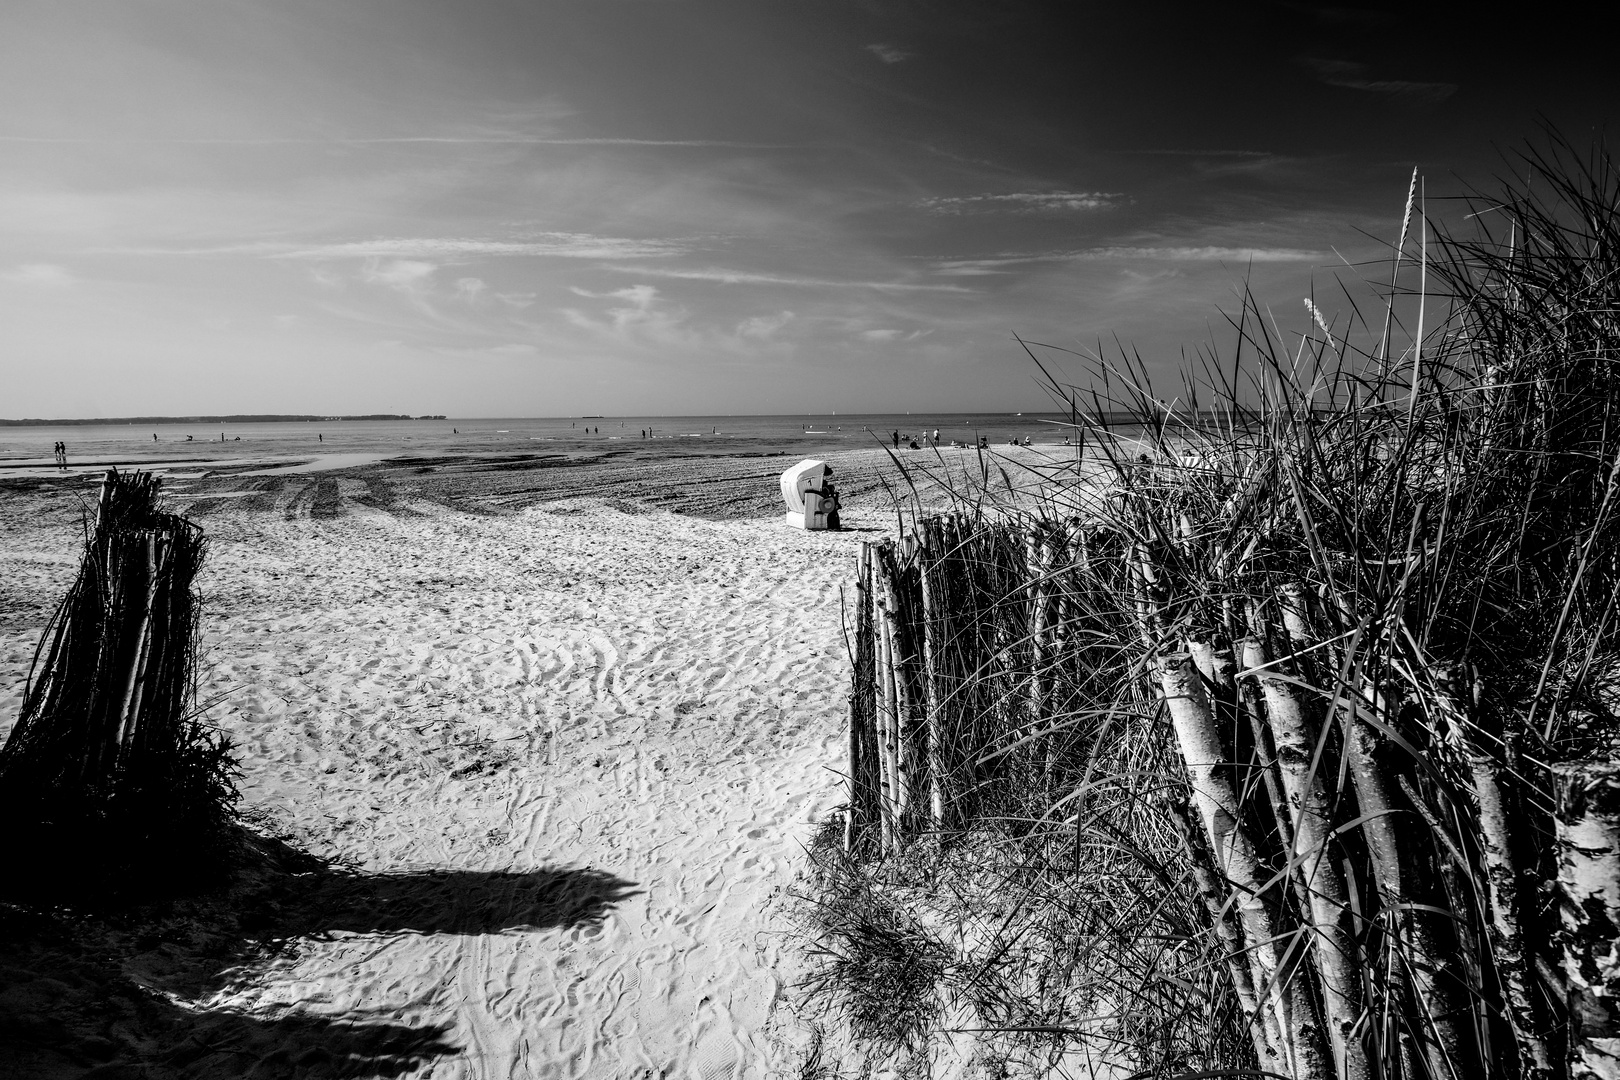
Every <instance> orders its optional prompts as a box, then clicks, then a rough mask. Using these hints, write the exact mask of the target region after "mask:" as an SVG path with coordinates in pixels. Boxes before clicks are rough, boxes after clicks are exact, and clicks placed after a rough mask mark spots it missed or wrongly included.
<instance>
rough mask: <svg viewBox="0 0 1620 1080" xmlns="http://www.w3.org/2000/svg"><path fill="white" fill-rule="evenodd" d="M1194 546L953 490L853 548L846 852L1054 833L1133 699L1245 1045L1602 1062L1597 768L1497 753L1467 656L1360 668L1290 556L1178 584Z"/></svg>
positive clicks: (1372, 1062)
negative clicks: (1015, 511) (893, 529)
mask: <svg viewBox="0 0 1620 1080" xmlns="http://www.w3.org/2000/svg"><path fill="white" fill-rule="evenodd" d="M1194 542H1195V541H1194V540H1193V539H1192V530H1191V527H1190V525H1189V524H1188V523H1187V522H1186V519H1185V518H1182V519H1181V520H1180V521H1179V522H1177V521H1175V520H1174V518H1173V517H1172V519H1171V522H1170V525H1169V527H1168V528H1159V529H1156V530H1146V529H1144V530H1142V531H1140V532H1134V533H1131V534H1127V533H1124V532H1122V531H1120V530H1119V529H1118V528H1115V527H1103V526H1093V525H1089V524H1085V523H1082V522H1080V521H1077V520H1068V521H1053V520H1050V519H1047V520H1042V519H1039V518H1032V517H1028V518H1012V517H1008V518H1001V519H987V518H982V517H973V516H969V515H965V514H955V515H943V516H936V517H929V518H924V519H922V520H920V521H919V522H918V524H917V525H916V527H915V528H914V529H912V530H911V531H909V532H908V533H907V534H906V535H904V536H903V537H902V538H901V539H899V540H898V541H883V542H877V543H864V544H862V545H861V549H860V556H859V564H858V568H857V571H856V577H855V582H854V588H853V590H852V591H851V592H850V593H848V594H846V597H847V601H846V602H847V608H846V628H847V633H848V635H849V638H850V645H851V648H850V651H851V656H852V661H853V671H852V680H851V693H850V704H849V710H850V711H849V741H848V765H847V768H848V778H849V798H848V809H847V813H846V816H845V822H844V824H845V830H844V846H845V849H846V851H847V852H848V853H849V855H850V857H852V858H853V859H855V860H857V861H858V862H866V863H876V862H881V861H883V860H885V859H887V858H889V857H891V856H894V855H897V854H899V853H901V852H904V851H906V850H907V849H908V847H909V846H911V845H913V844H915V843H916V842H918V840H919V838H924V837H933V838H942V839H948V838H949V837H950V836H951V835H953V834H957V833H961V832H965V831H971V830H973V829H976V828H1005V827H1007V823H1008V822H1021V823H1022V824H1021V825H1019V826H1018V827H1021V828H1025V829H1031V830H1038V829H1039V828H1041V827H1042V826H1043V825H1044V826H1046V827H1048V830H1049V831H1062V830H1061V829H1060V828H1059V826H1060V825H1061V827H1062V828H1067V829H1070V830H1071V831H1082V830H1084V829H1085V828H1086V827H1087V826H1086V824H1085V822H1084V821H1083V820H1082V819H1081V817H1080V815H1078V814H1068V813H1066V812H1062V813H1060V812H1058V808H1061V807H1064V806H1065V803H1067V802H1069V800H1072V799H1074V798H1075V797H1076V793H1079V792H1083V791H1084V789H1085V787H1086V785H1087V783H1088V781H1089V779H1090V775H1091V774H1090V770H1091V769H1093V768H1095V766H1096V763H1095V762H1094V761H1093V760H1092V759H1091V758H1090V756H1089V755H1088V741H1089V740H1090V739H1091V737H1092V736H1093V735H1094V734H1095V733H1096V732H1097V731H1098V728H1099V725H1101V724H1106V723H1109V722H1111V716H1112V714H1113V713H1114V712H1117V711H1118V710H1119V709H1121V708H1123V707H1126V704H1127V703H1129V702H1132V701H1134V702H1136V703H1138V705H1141V706H1143V708H1144V715H1150V716H1151V717H1152V719H1151V722H1150V723H1148V724H1147V725H1146V726H1144V727H1143V730H1142V737H1143V738H1146V739H1152V740H1159V741H1161V742H1162V743H1163V744H1164V745H1165V747H1166V755H1165V758H1164V760H1166V761H1170V762H1178V759H1179V767H1172V768H1169V769H1167V770H1166V771H1165V773H1164V775H1163V777H1162V783H1161V784H1160V787H1161V798H1160V800H1159V802H1158V803H1157V806H1158V809H1159V811H1160V812H1162V814H1163V816H1164V818H1165V819H1167V820H1168V821H1170V822H1171V823H1172V826H1173V828H1172V832H1171V835H1179V836H1180V843H1181V847H1182V855H1183V857H1184V860H1185V865H1186V866H1187V868H1188V872H1187V874H1186V876H1185V877H1184V878H1183V880H1182V881H1181V882H1180V883H1179V884H1178V885H1177V887H1178V888H1180V889H1184V890H1189V891H1192V892H1195V893H1197V894H1199V895H1200V896H1201V898H1202V901H1203V905H1204V909H1205V911H1206V912H1207V915H1208V922H1207V927H1206V929H1207V932H1208V934H1209V935H1211V941H1212V942H1213V943H1214V947H1215V952H1216V953H1217V954H1218V955H1219V956H1221V957H1222V963H1223V965H1224V969H1225V972H1226V978H1227V981H1228V983H1229V986H1230V989H1231V992H1232V993H1233V994H1234V995H1235V997H1236V999H1237V1002H1238V1005H1239V1007H1240V1009H1241V1012H1242V1015H1243V1017H1244V1021H1245V1023H1246V1024H1247V1026H1248V1029H1249V1034H1250V1037H1251V1040H1252V1043H1253V1046H1254V1051H1255V1057H1256V1062H1257V1064H1258V1065H1259V1067H1260V1068H1261V1069H1263V1070H1265V1071H1266V1072H1268V1073H1270V1074H1273V1075H1278V1076H1283V1077H1292V1078H1296V1080H1322V1078H1329V1077H1332V1078H1336V1080H1363V1078H1370V1077H1374V1076H1381V1077H1396V1076H1402V1077H1434V1078H1440V1077H1471V1076H1492V1077H1515V1076H1522V1077H1526V1078H1531V1077H1539V1078H1555V1077H1565V1076H1569V1077H1587V1076H1593V1077H1616V1076H1620V1043H1617V1042H1615V1041H1614V1039H1615V1036H1616V1035H1620V1012H1617V1001H1620V995H1617V990H1620V975H1617V972H1620V767H1616V766H1612V765H1607V764H1604V763H1601V762H1591V761H1583V762H1576V763H1571V764H1564V765H1559V766H1557V767H1546V766H1541V765H1538V764H1537V763H1535V762H1533V761H1529V760H1526V759H1525V758H1523V757H1522V755H1520V754H1519V752H1518V751H1517V750H1516V749H1515V745H1514V741H1513V740H1512V739H1510V738H1506V737H1504V734H1503V727H1502V720H1501V717H1500V716H1499V715H1498V714H1497V712H1496V711H1495V710H1493V708H1492V707H1491V704H1490V700H1489V694H1488V691H1487V690H1486V689H1485V687H1484V685H1483V684H1484V681H1485V678H1486V676H1485V675H1483V674H1482V673H1480V672H1479V671H1477V670H1473V669H1470V668H1466V667H1454V668H1448V667H1445V666H1444V665H1436V666H1435V668H1434V669H1433V670H1427V671H1423V672H1421V673H1419V675H1418V677H1417V678H1410V677H1408V678H1406V679H1405V680H1404V681H1402V682H1400V684H1399V685H1397V684H1396V682H1395V681H1394V680H1391V679H1387V678H1383V677H1381V676H1380V674H1379V672H1378V669H1377V668H1376V666H1372V665H1369V664H1368V663H1366V662H1365V661H1366V659H1367V655H1368V653H1367V650H1368V649H1369V648H1371V646H1370V644H1369V641H1368V640H1365V638H1366V633H1365V632H1366V629H1367V626H1368V624H1367V622H1366V621H1365V620H1364V619H1360V618H1359V617H1358V616H1357V613H1356V612H1355V611H1353V610H1350V609H1351V607H1353V605H1351V604H1350V602H1349V601H1346V600H1343V599H1342V598H1339V597H1337V596H1334V595H1333V594H1332V592H1331V590H1329V589H1326V588H1324V587H1323V586H1322V585H1321V584H1320V583H1319V582H1311V581H1309V580H1307V578H1306V577H1305V576H1304V575H1301V576H1300V577H1297V578H1293V579H1289V578H1288V577H1286V576H1282V577H1276V578H1273V579H1271V581H1270V584H1269V585H1268V586H1267V587H1266V588H1264V589H1262V590H1254V589H1252V588H1251V589H1250V591H1249V593H1248V594H1247V595H1244V594H1242V593H1239V592H1235V591H1231V590H1228V591H1224V592H1217V591H1213V590H1207V589H1205V590H1201V591H1198V592H1196V593H1194V592H1191V591H1184V586H1185V584H1186V583H1185V581H1184V580H1183V579H1182V578H1181V577H1180V576H1179V575H1178V574H1177V573H1176V572H1173V571H1172V570H1171V569H1170V566H1171V564H1172V563H1174V562H1175V560H1176V557H1177V548H1178V547H1183V546H1185V545H1187V544H1191V543H1194ZM1357 627H1359V628H1360V632H1359V633H1358V631H1357V629H1356V628H1357ZM1347 628H1348V630H1347ZM1408 675H1409V676H1410V673H1408ZM1413 687H1418V688H1420V689H1419V690H1414V689H1413ZM1068 809H1069V810H1072V809H1073V806H1072V805H1071V806H1069V807H1068ZM1073 843H1074V845H1075V850H1079V839H1078V838H1076V839H1075V840H1074V841H1073ZM1552 865H1556V867H1557V874H1558V881H1557V888H1556V889H1553V888H1550V887H1549V883H1548V882H1547V881H1546V880H1545V879H1544V874H1543V870H1544V869H1545V868H1546V867H1549V866H1552ZM1538 867H1540V868H1542V870H1538Z"/></svg>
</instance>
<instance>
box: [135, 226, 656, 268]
mask: <svg viewBox="0 0 1620 1080" xmlns="http://www.w3.org/2000/svg"><path fill="white" fill-rule="evenodd" d="M686 250H687V245H686V244H684V243H682V242H681V241H678V240H635V239H630V238H628V237H620V236H593V235H591V234H589V233H560V232H559V233H540V234H537V235H535V236H532V237H528V238H525V239H522V240H485V239H474V238H466V237H442V236H415V237H410V236H402V237H384V238H380V239H376V240H350V241H343V242H341V243H327V244H290V243H286V242H283V241H268V240H267V241H254V242H252V243H245V244H223V245H219V246H217V247H195V248H155V247H141V248H118V249H112V250H111V251H104V252H103V253H110V254H119V255H174V256H187V255H257V256H261V257H263V258H268V259H312V260H326V259H440V260H445V261H455V260H458V259H471V258H485V257H494V256H529V257H544V258H563V259H650V258H662V257H664V256H668V255H679V254H683V253H684V252H685V251H686Z"/></svg>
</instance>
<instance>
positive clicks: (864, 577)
mask: <svg viewBox="0 0 1620 1080" xmlns="http://www.w3.org/2000/svg"><path fill="white" fill-rule="evenodd" d="M871 573H872V550H871V545H870V544H868V543H867V542H866V541H864V540H863V541H861V554H860V559H859V561H858V562H857V563H856V565H855V626H854V638H855V656H854V658H853V659H854V664H855V678H854V680H853V682H854V685H853V686H852V687H851V689H850V695H849V809H848V810H847V811H846V812H845V815H844V850H845V851H846V852H853V851H854V850H855V845H856V843H857V841H858V840H859V839H860V836H861V834H862V832H863V831H864V830H865V828H866V827H867V825H869V824H870V822H869V820H867V817H866V813H865V811H866V808H867V804H868V791H867V789H868V786H869V784H870V776H871V774H872V772H873V769H872V766H873V765H874V764H876V763H875V762H868V761H866V760H865V756H864V755H863V754H862V752H861V751H862V747H863V746H864V745H865V744H866V741H867V738H866V729H867V728H868V727H869V726H870V721H871V719H873V717H872V716H871V714H870V712H869V710H868V708H867V706H869V705H870V703H871V700H872V699H871V696H870V695H869V694H868V693H866V687H865V686H864V685H863V684H862V682H861V680H862V678H869V677H871V675H870V673H871V671H872V606H871V601H870V599H869V597H868V593H869V581H870V578H871Z"/></svg>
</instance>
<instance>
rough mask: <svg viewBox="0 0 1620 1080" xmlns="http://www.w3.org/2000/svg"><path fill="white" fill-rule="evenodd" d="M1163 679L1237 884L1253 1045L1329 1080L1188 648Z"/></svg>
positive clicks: (1184, 750)
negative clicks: (1284, 960)
mask: <svg viewBox="0 0 1620 1080" xmlns="http://www.w3.org/2000/svg"><path fill="white" fill-rule="evenodd" d="M1159 680H1160V685H1161V687H1162V689H1163V692H1164V700H1165V705H1166V707H1167V709H1168V711H1169V713H1170V720H1171V724H1172V726H1173V727H1174V729H1175V732H1176V742H1177V744H1178V745H1179V747H1180V749H1181V756H1182V760H1183V761H1184V762H1185V763H1186V766H1187V778H1188V782H1189V786H1190V787H1191V789H1192V794H1193V801H1194V804H1195V805H1196V806H1197V807H1198V812H1199V815H1200V817H1201V818H1202V819H1203V823H1204V828H1205V830H1206V831H1207V832H1208V834H1209V840H1210V848H1211V849H1212V850H1213V852H1214V853H1215V858H1216V860H1217V862H1218V863H1219V866H1220V869H1221V871H1222V873H1223V874H1225V876H1226V879H1227V880H1228V881H1229V882H1231V883H1232V887H1233V889H1234V890H1235V892H1236V897H1237V899H1236V901H1235V907H1236V909H1237V915H1238V922H1239V924H1240V925H1241V926H1242V928H1243V938H1244V942H1245V944H1246V945H1247V948H1248V952H1247V955H1248V958H1249V963H1250V965H1251V972H1252V975H1251V981H1252V982H1253V983H1254V986H1255V991H1256V997H1257V1000H1258V1001H1259V1004H1260V1007H1261V1011H1262V1017H1261V1027H1260V1032H1261V1033H1262V1034H1263V1036H1264V1041H1262V1042H1257V1043H1256V1045H1255V1052H1256V1054H1257V1055H1258V1056H1259V1058H1260V1060H1261V1062H1262V1063H1264V1062H1266V1061H1268V1060H1272V1061H1278V1062H1280V1063H1281V1064H1282V1065H1284V1066H1286V1067H1283V1068H1277V1069H1275V1070H1274V1071H1276V1072H1280V1073H1283V1074H1284V1075H1289V1076H1293V1077H1295V1078H1296V1080H1326V1078H1327V1076H1328V1057H1327V1053H1326V1051H1327V1047H1326V1046H1325V1045H1324V1043H1323V1040H1322V1032H1321V1029H1320V1028H1319V1027H1318V1026H1317V1025H1316V1023H1315V1022H1314V1021H1315V1017H1314V1016H1313V1015H1312V1012H1311V1009H1310V1008H1309V1004H1308V998H1306V996H1305V995H1303V994H1301V993H1299V992H1298V991H1299V990H1300V989H1301V984H1300V982H1299V980H1298V979H1297V978H1291V977H1290V974H1291V973H1290V972H1288V971H1284V970H1282V967H1281V962H1280V957H1279V955H1278V950H1277V942H1278V939H1279V927H1278V912H1277V911H1276V909H1275V907H1274V906H1273V905H1272V904H1271V903H1270V902H1268V899H1267V897H1268V895H1269V894H1270V890H1269V889H1268V887H1267V886H1268V885H1269V883H1270V882H1271V881H1272V879H1273V873H1272V870H1271V868H1270V867H1269V866H1267V865H1266V864H1265V862H1264V861H1263V860H1262V859H1261V857H1260V854H1259V849H1258V847H1257V846H1256V845H1255V843H1254V841H1253V839H1252V838H1250V837H1249V835H1248V834H1247V833H1246V832H1245V831H1244V829H1243V826H1242V814H1241V808H1240V805H1239V801H1238V793H1237V790H1236V789H1235V788H1234V786H1233V784H1232V775H1231V763H1230V758H1229V756H1228V754H1227V752H1226V749H1225V748H1224V746H1223V745H1222V743H1221V738H1220V731H1219V728H1218V726H1217V724H1216V722H1215V713H1214V710H1213V709H1212V708H1211V707H1210V703H1209V697H1208V695H1206V694H1205V693H1204V684H1203V680H1202V678H1201V677H1200V676H1199V674H1198V669H1197V668H1196V667H1195V666H1194V665H1193V661H1192V657H1191V656H1189V655H1188V654H1186V653H1176V654H1172V655H1170V656H1165V657H1162V658H1161V659H1160V661H1159Z"/></svg>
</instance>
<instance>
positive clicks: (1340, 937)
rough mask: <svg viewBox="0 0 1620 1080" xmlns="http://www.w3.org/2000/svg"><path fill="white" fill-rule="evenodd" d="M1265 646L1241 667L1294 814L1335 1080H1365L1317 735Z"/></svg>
mask: <svg viewBox="0 0 1620 1080" xmlns="http://www.w3.org/2000/svg"><path fill="white" fill-rule="evenodd" d="M1270 663H1271V658H1270V656H1269V655H1268V653H1267V650H1266V647H1265V645H1264V643H1263V642H1261V641H1260V640H1259V639H1258V638H1249V639H1247V640H1246V641H1244V643H1243V664H1244V667H1245V668H1247V669H1249V670H1250V671H1251V672H1255V674H1254V676H1253V677H1254V678H1257V679H1258V680H1259V682H1260V689H1261V693H1262V695H1263V696H1264V698H1265V707H1266V718H1267V720H1268V721H1269V726H1270V728H1271V734H1272V738H1273V740H1274V741H1275V742H1276V746H1277V767H1278V771H1279V772H1280V773H1281V774H1282V782H1283V791H1284V792H1285V793H1286V794H1287V796H1288V808H1289V811H1290V813H1291V815H1292V817H1293V822H1292V824H1293V829H1294V845H1293V849H1292V850H1291V851H1290V852H1289V861H1290V862H1291V863H1292V864H1293V869H1294V871H1295V873H1296V874H1297V875H1298V877H1299V881H1300V884H1301V886H1302V888H1303V893H1304V901H1305V908H1306V912H1305V914H1306V916H1307V917H1308V918H1309V919H1310V922H1311V929H1312V930H1313V931H1314V937H1313V939H1312V946H1313V949H1312V953H1313V955H1314V957H1315V960H1316V972H1317V975H1318V977H1319V979H1320V981H1321V986H1322V999H1323V1002H1322V1003H1323V1007H1324V1009H1325V1011H1326V1013H1327V1021H1328V1023H1327V1028H1328V1039H1329V1041H1330V1042H1331V1043H1332V1045H1333V1058H1334V1064H1335V1071H1336V1072H1337V1074H1338V1076H1339V1078H1340V1080H1368V1078H1370V1077H1371V1075H1372V1073H1371V1067H1370V1066H1369V1064H1368V1061H1367V1052H1366V1048H1365V1047H1364V1046H1363V1045H1362V1042H1361V1039H1360V1037H1359V1034H1358V1032H1359V1025H1360V1024H1361V1022H1362V983H1361V970H1360V966H1359V965H1358V963H1357V960H1356V952H1355V937H1354V933H1353V930H1352V927H1351V925H1350V921H1351V919H1350V904H1349V890H1348V889H1347V888H1346V886H1345V880H1344V875H1343V873H1342V872H1341V871H1340V869H1339V863H1338V861H1337V860H1336V859H1335V858H1334V857H1333V856H1332V855H1331V854H1330V853H1329V852H1328V850H1327V847H1328V839H1329V837H1331V836H1332V834H1333V808H1332V805H1331V804H1330V803H1329V802H1328V797H1327V787H1326V785H1325V784H1324V783H1323V782H1322V776H1321V769H1323V768H1325V767H1326V766H1325V764H1323V763H1322V762H1320V761H1318V759H1317V737H1318V735H1319V732H1318V731H1317V729H1316V725H1315V724H1314V723H1312V721H1311V718H1310V716H1309V714H1308V713H1307V711H1306V708H1305V706H1304V705H1303V704H1302V703H1301V701H1300V697H1299V693H1298V690H1297V689H1296V687H1295V684H1293V683H1292V682H1290V681H1289V680H1288V679H1286V678H1284V677H1282V676H1281V675H1280V674H1279V673H1277V672H1276V671H1275V670H1274V669H1273V668H1272V667H1270V666H1269V665H1270Z"/></svg>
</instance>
